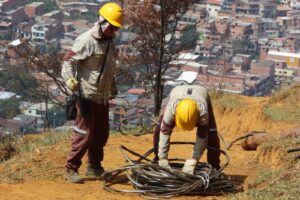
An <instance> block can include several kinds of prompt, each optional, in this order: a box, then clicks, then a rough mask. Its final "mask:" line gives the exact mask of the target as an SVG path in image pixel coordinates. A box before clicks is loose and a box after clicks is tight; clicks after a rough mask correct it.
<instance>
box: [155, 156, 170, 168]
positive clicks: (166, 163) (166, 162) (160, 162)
mask: <svg viewBox="0 0 300 200" xmlns="http://www.w3.org/2000/svg"><path fill="white" fill-rule="evenodd" d="M158 165H159V166H161V167H163V168H166V169H169V170H171V169H172V168H171V166H170V164H169V160H168V159H166V158H161V159H159V160H158Z"/></svg>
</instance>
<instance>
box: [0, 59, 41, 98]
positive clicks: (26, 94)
mask: <svg viewBox="0 0 300 200" xmlns="http://www.w3.org/2000/svg"><path fill="white" fill-rule="evenodd" d="M3 69H4V70H1V71H0V85H3V86H5V88H7V89H9V91H11V92H14V93H16V94H18V95H20V96H22V98H23V99H24V100H26V99H35V98H36V95H35V94H34V93H32V92H31V91H32V90H31V88H37V80H36V78H35V77H34V76H33V75H32V72H31V71H30V70H28V69H26V68H25V66H24V65H10V64H9V63H3Z"/></svg>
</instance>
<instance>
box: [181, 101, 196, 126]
mask: <svg viewBox="0 0 300 200" xmlns="http://www.w3.org/2000/svg"><path fill="white" fill-rule="evenodd" d="M198 115H199V112H198V109H197V103H196V102H195V101H194V100H192V99H183V100H181V101H180V102H179V103H178V104H177V106H176V112H175V123H176V126H177V127H178V128H179V129H182V130H192V129H193V128H195V126H196V123H197V120H198Z"/></svg>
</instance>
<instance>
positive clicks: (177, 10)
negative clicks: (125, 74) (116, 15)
mask: <svg viewBox="0 0 300 200" xmlns="http://www.w3.org/2000/svg"><path fill="white" fill-rule="evenodd" d="M195 2H196V1H195V0H185V1H180V0H148V1H135V0H124V4H125V7H126V9H125V16H126V17H125V23H126V24H127V26H128V27H129V30H130V31H131V33H133V34H134V35H135V36H134V37H133V39H132V41H130V44H129V46H130V52H131V53H128V47H125V49H120V57H121V62H122V67H123V68H124V66H128V67H131V66H141V65H142V66H145V69H146V70H145V71H146V73H142V77H143V78H142V79H143V80H147V81H149V83H151V86H152V90H153V91H151V93H152V94H153V96H154V106H155V114H156V115H157V114H158V113H159V110H160V106H161V102H162V98H163V90H164V88H163V83H162V77H163V75H164V73H165V71H166V70H167V69H168V68H169V67H170V64H169V63H170V61H171V60H172V59H173V58H174V57H176V55H177V54H178V53H179V50H183V48H182V47H181V46H177V45H174V44H177V42H178V41H176V37H174V36H175V34H178V33H180V32H181V31H182V30H184V32H185V37H186V36H187V35H190V33H189V32H188V31H189V29H179V20H180V19H182V17H183V15H184V14H185V12H186V11H187V10H188V8H189V7H190V6H191V5H193V4H194V3H195ZM141 16H142V17H141ZM149 19H151V20H149ZM191 27H193V26H191ZM190 30H192V29H190ZM192 31H193V30H192ZM197 37H198V36H197V34H195V38H196V39H198V38H197ZM191 47H192V46H191ZM124 71H126V69H125V70H124ZM154 77H155V78H154Z"/></svg>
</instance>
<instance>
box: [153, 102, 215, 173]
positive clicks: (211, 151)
mask: <svg viewBox="0 0 300 200" xmlns="http://www.w3.org/2000/svg"><path fill="white" fill-rule="evenodd" d="M208 114H209V124H208V130H209V134H208V143H207V146H208V148H207V162H208V163H209V164H211V165H212V166H213V167H214V168H216V169H220V154H221V153H220V151H219V150H220V139H219V137H218V134H217V131H216V130H217V124H216V119H215V116H214V113H213V109H212V105H211V102H210V99H209V100H208ZM162 119H163V115H162V116H160V118H159V124H158V125H157V126H156V127H155V130H154V136H153V146H154V154H155V158H154V161H157V160H158V143H159V133H160V125H161V122H162ZM202 128H203V127H198V128H197V134H199V133H201V129H202ZM212 130H214V131H212ZM209 147H212V148H209Z"/></svg>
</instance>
